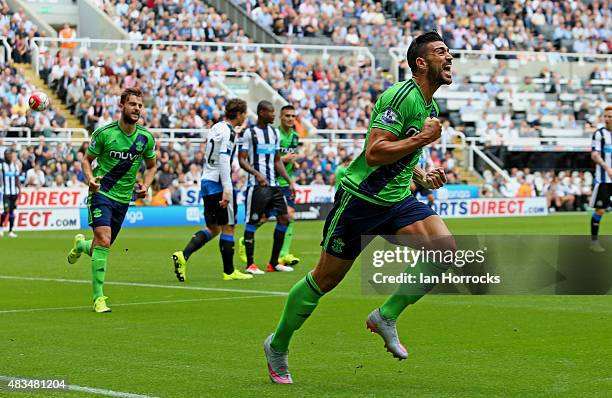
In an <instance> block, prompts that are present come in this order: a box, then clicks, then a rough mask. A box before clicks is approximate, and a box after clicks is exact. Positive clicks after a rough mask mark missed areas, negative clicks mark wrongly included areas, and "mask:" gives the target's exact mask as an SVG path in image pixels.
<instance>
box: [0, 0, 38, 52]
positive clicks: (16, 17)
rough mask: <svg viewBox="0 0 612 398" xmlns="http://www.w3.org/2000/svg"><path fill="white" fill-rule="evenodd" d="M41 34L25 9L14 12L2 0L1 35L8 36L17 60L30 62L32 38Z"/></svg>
mask: <svg viewBox="0 0 612 398" xmlns="http://www.w3.org/2000/svg"><path fill="white" fill-rule="evenodd" d="M39 36H41V34H40V32H39V31H38V26H36V25H35V24H34V23H33V22H32V21H30V20H29V19H28V18H27V17H26V15H25V12H24V11H23V9H20V10H19V11H18V12H12V11H11V9H10V8H9V6H8V3H7V2H6V1H5V0H0V37H6V39H7V42H8V45H9V46H10V47H11V49H12V52H11V56H12V58H13V60H14V61H15V62H19V63H21V62H26V63H27V62H30V39H32V38H34V37H39ZM0 51H5V49H4V48H1V49H0Z"/></svg>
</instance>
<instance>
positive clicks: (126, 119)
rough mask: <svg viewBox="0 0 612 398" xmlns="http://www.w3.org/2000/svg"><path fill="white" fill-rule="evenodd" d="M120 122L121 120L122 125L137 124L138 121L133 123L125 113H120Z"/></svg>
mask: <svg viewBox="0 0 612 398" xmlns="http://www.w3.org/2000/svg"><path fill="white" fill-rule="evenodd" d="M121 120H123V123H125V124H136V123H138V120H136V121H135V122H133V121H132V118H131V117H130V116H129V115H128V114H127V113H122V114H121Z"/></svg>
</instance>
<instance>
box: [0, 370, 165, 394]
mask: <svg viewBox="0 0 612 398" xmlns="http://www.w3.org/2000/svg"><path fill="white" fill-rule="evenodd" d="M11 380H14V381H22V380H28V381H29V380H32V379H26V378H20V377H11V376H2V375H0V381H6V382H10V381H11ZM45 380H47V379H45ZM3 387H7V386H3ZM62 390H64V391H80V392H85V393H88V394H96V395H105V396H107V397H121V398H155V397H153V396H151V395H142V394H132V393H129V392H121V391H113V390H105V389H103V388H93V387H84V386H75V385H72V384H67V385H66V386H65V388H56V389H52V390H48V391H62ZM9 391H15V392H17V391H20V390H19V389H11V388H10V387H9ZM33 391H45V390H33Z"/></svg>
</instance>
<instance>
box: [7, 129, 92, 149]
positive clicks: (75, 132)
mask: <svg viewBox="0 0 612 398" xmlns="http://www.w3.org/2000/svg"><path fill="white" fill-rule="evenodd" d="M43 130H48V131H51V132H53V133H54V135H53V136H51V137H45V139H46V140H47V141H50V142H62V141H87V140H88V139H89V133H88V132H87V130H85V129H82V128H60V127H48V128H44V129H43ZM4 133H16V134H17V135H18V137H2V134H4ZM10 135H13V134H10ZM0 137H2V138H3V139H4V142H5V143H7V142H18V143H21V144H25V145H31V144H32V143H34V142H37V141H38V135H33V134H32V129H30V128H29V127H9V128H0Z"/></svg>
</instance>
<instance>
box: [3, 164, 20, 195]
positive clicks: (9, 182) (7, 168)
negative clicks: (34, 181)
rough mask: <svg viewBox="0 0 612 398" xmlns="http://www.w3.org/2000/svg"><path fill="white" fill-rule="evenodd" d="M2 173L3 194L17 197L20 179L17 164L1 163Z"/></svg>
mask: <svg viewBox="0 0 612 398" xmlns="http://www.w3.org/2000/svg"><path fill="white" fill-rule="evenodd" d="M0 166H1V170H0V171H1V172H2V193H3V194H4V195H17V194H18V191H17V179H18V178H19V169H18V168H17V164H16V163H15V162H13V163H6V162H2V163H0Z"/></svg>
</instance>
